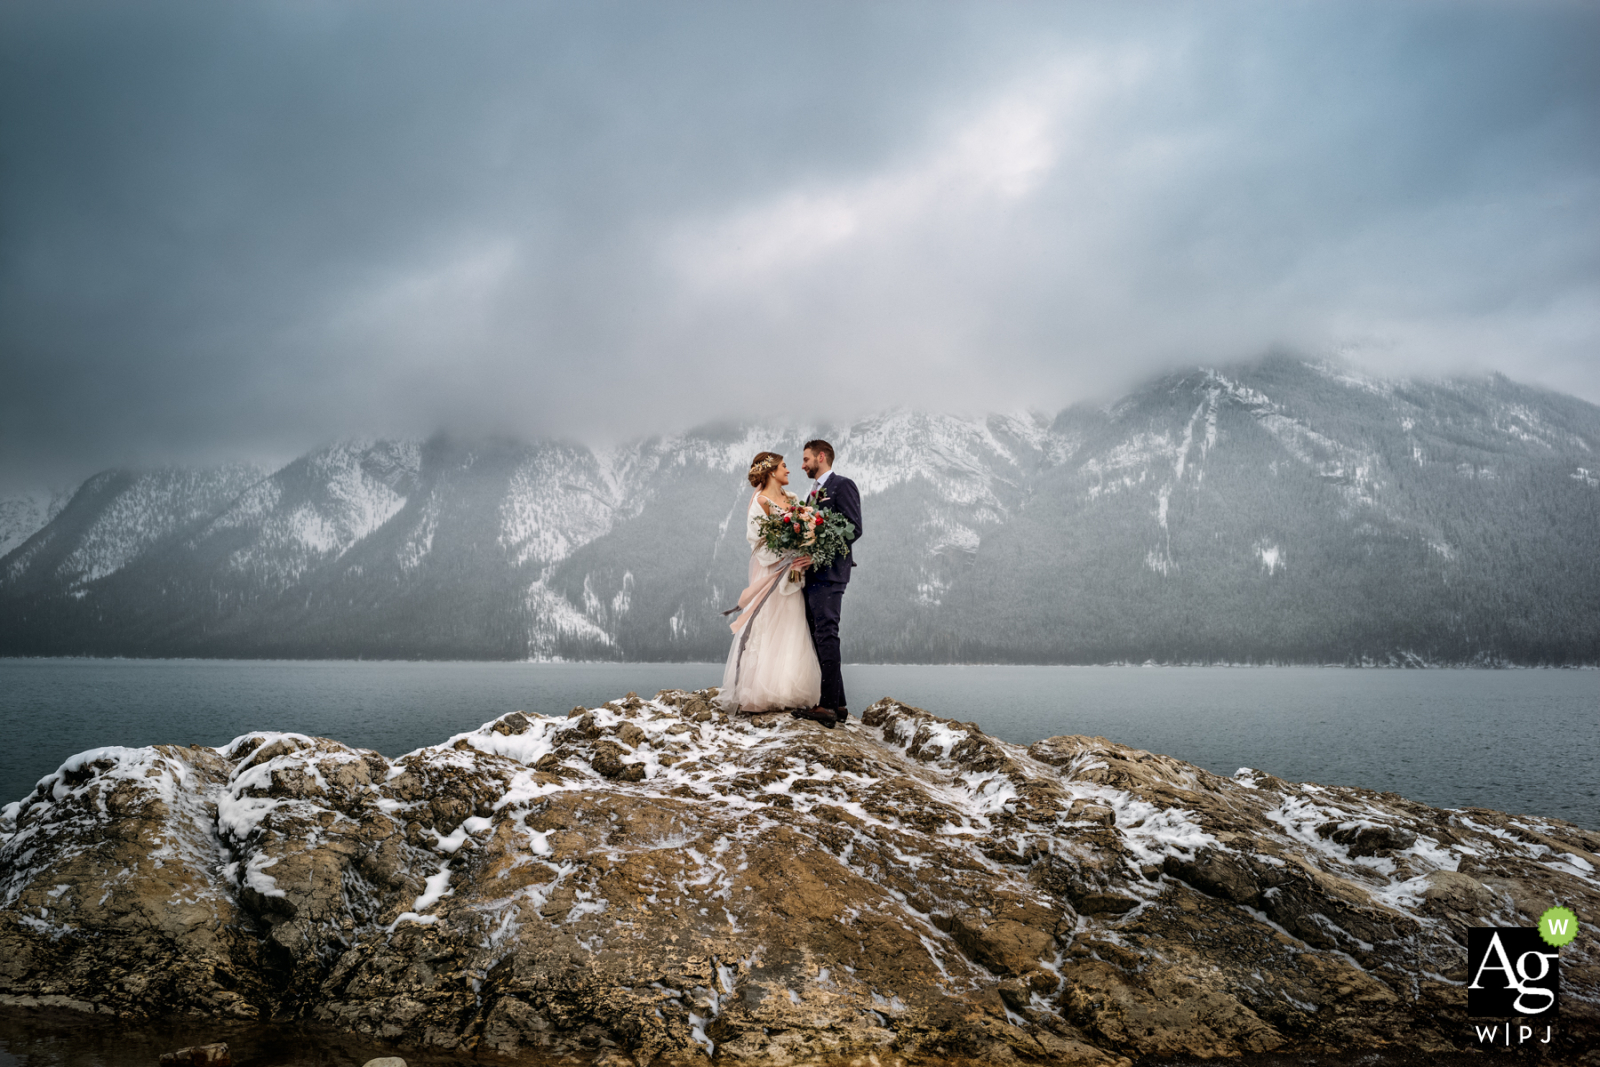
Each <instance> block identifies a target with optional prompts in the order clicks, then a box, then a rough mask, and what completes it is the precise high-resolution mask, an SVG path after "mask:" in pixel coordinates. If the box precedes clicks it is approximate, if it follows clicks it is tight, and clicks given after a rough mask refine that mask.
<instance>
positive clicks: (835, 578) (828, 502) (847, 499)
mask: <svg viewBox="0 0 1600 1067" xmlns="http://www.w3.org/2000/svg"><path fill="white" fill-rule="evenodd" d="M813 492H815V490H813ZM807 499H810V498H809V497H808V498H807ZM813 503H817V502H816V501H813ZM817 506H818V507H819V508H820V509H821V510H823V511H837V512H838V513H839V514H841V515H843V516H844V517H845V518H846V519H848V520H850V523H851V525H853V526H854V527H855V528H856V535H855V536H854V537H852V538H851V539H850V541H851V546H850V547H851V549H852V551H849V552H846V553H845V554H844V555H842V556H840V557H839V558H838V559H836V560H834V561H833V562H832V563H830V564H828V565H827V566H826V567H824V568H822V569H821V570H816V571H812V572H811V581H812V582H813V583H821V582H832V583H833V584H835V585H844V584H845V583H846V582H848V581H849V580H850V568H852V567H854V566H855V565H856V561H855V552H854V551H853V549H854V548H855V542H856V541H859V540H861V533H862V528H861V491H860V490H858V489H857V488H856V483H855V482H852V481H851V480H850V479H849V478H846V477H845V476H844V475H842V474H840V473H839V472H838V471H834V472H832V473H831V474H829V475H828V480H827V481H826V482H824V483H822V500H821V502H820V503H817Z"/></svg>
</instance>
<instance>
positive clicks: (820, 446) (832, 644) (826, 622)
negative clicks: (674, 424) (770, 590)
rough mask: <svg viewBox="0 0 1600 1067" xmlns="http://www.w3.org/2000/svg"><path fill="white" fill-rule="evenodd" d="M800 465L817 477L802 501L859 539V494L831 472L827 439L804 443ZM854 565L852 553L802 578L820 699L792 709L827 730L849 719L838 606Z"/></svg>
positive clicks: (830, 447) (845, 479)
mask: <svg viewBox="0 0 1600 1067" xmlns="http://www.w3.org/2000/svg"><path fill="white" fill-rule="evenodd" d="M800 469H801V470H803V471H805V472H806V474H807V475H809V476H810V477H812V478H814V479H816V484H815V485H813V486H812V487H811V495H810V496H808V497H807V498H806V503H808V504H810V505H812V506H813V507H816V508H818V509H819V510H822V511H836V512H838V513H839V514H840V515H843V516H844V517H845V518H846V519H848V520H849V521H850V523H851V524H852V525H853V526H855V528H856V532H855V535H854V536H853V537H851V538H850V540H851V542H852V546H851V547H852V549H853V548H854V544H853V542H855V541H857V540H859V539H860V538H861V493H860V492H859V491H857V489H856V483H855V482H852V481H851V480H850V479H849V478H846V477H845V476H844V475H842V474H835V473H834V470H833V446H832V445H830V444H829V443H828V442H826V441H807V442H806V447H805V451H804V452H802V453H801V455H800ZM855 565H856V561H855V558H854V552H853V551H847V552H845V554H844V555H842V556H840V557H839V558H838V559H836V560H834V561H833V562H832V563H830V564H828V566H826V567H823V568H821V569H820V570H816V571H813V572H812V573H811V576H810V578H809V579H808V580H807V581H806V590H805V595H806V622H808V623H809V624H810V625H811V641H812V643H813V644H815V645H816V646H817V662H818V663H819V664H821V666H822V700H821V702H820V703H819V704H818V705H817V706H816V707H814V708H807V709H805V710H802V711H796V712H794V713H793V714H794V715H795V717H796V718H801V719H810V720H811V721H813V722H819V723H821V724H822V725H824V726H826V727H827V728H828V729H830V730H831V729H833V727H834V725H835V724H836V723H841V722H844V721H845V720H846V719H848V718H849V717H850V711H849V709H848V708H846V707H845V699H844V677H843V676H842V675H841V674H840V673H839V607H840V605H841V603H842V602H843V601H844V590H845V586H847V585H848V584H849V583H850V569H851V568H852V567H854V566H855Z"/></svg>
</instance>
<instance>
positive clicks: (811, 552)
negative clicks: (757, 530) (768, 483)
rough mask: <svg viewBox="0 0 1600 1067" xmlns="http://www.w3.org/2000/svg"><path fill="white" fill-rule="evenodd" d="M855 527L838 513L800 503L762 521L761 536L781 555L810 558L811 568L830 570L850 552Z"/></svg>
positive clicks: (774, 513) (769, 546) (793, 503)
mask: <svg viewBox="0 0 1600 1067" xmlns="http://www.w3.org/2000/svg"><path fill="white" fill-rule="evenodd" d="M855 532H856V528H855V524H854V523H852V522H851V521H850V520H849V519H847V518H845V517H844V516H843V515H840V514H839V513H838V512H836V511H823V510H821V509H818V508H814V507H810V506H808V505H806V504H802V503H800V502H798V501H795V502H792V503H791V504H790V505H789V506H788V507H786V508H782V509H780V510H778V511H775V512H773V513H772V514H770V515H768V516H766V517H765V518H763V519H762V520H761V536H762V538H764V539H765V540H766V543H767V547H768V548H769V549H771V550H772V551H774V552H776V553H778V554H779V555H792V556H810V557H811V567H812V569H813V570H816V569H818V568H821V567H826V566H827V565H828V564H830V563H832V562H833V561H834V560H836V559H838V558H839V557H840V556H842V555H844V554H845V553H846V552H848V551H850V538H851V537H853V536H854V535H855Z"/></svg>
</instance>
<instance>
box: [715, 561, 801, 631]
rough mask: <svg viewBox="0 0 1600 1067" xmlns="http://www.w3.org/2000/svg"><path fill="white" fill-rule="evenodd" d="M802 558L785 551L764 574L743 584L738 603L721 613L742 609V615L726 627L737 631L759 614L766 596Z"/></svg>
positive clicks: (730, 612)
mask: <svg viewBox="0 0 1600 1067" xmlns="http://www.w3.org/2000/svg"><path fill="white" fill-rule="evenodd" d="M802 558H803V557H802V556H801V555H800V553H798V552H785V553H784V554H783V555H782V556H779V557H778V561H777V562H776V563H774V564H772V565H771V567H770V569H769V570H768V571H767V573H766V574H765V575H763V576H762V577H761V578H759V579H757V580H756V581H754V582H751V583H750V584H749V585H747V586H745V589H744V592H742V593H740V594H739V603H737V604H735V605H734V606H733V607H731V608H729V609H728V610H727V611H724V612H723V613H722V614H724V615H732V614H733V613H734V612H736V611H740V610H743V611H744V614H743V615H740V616H739V617H738V618H737V619H734V620H733V621H732V622H731V623H729V624H728V629H730V630H732V631H733V632H734V633H738V632H739V629H740V628H741V627H743V626H746V625H747V624H748V623H749V622H750V620H751V619H754V618H755V617H756V616H757V615H758V614H760V613H761V608H762V606H763V605H765V604H766V602H767V598H768V597H770V596H771V595H772V591H773V590H774V589H776V588H778V583H779V582H780V581H782V580H783V576H784V575H786V574H788V573H789V572H790V571H792V570H794V565H795V563H797V562H798V561H799V560H801V559H802ZM749 633H750V631H749V630H745V635H746V636H747V637H748V636H749ZM741 650H742V646H741Z"/></svg>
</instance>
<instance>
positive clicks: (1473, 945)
mask: <svg viewBox="0 0 1600 1067" xmlns="http://www.w3.org/2000/svg"><path fill="white" fill-rule="evenodd" d="M1577 933H1578V922H1577V916H1575V915H1573V914H1572V912H1570V911H1568V910H1567V909H1566V908H1551V909H1550V910H1549V911H1547V912H1545V913H1544V914H1543V915H1542V916H1540V918H1539V925H1538V927H1537V928H1536V929H1533V930H1529V929H1526V928H1523V927H1473V928H1472V929H1470V930H1468V931H1467V974H1468V976H1469V978H1470V981H1469V983H1468V985H1467V1014H1468V1015H1469V1016H1471V1017H1472V1018H1475V1019H1485V1018H1487V1019H1495V1018H1501V1019H1508V1018H1510V1017H1512V1016H1518V1015H1520V1016H1524V1017H1539V1016H1544V1017H1546V1018H1553V1017H1554V1016H1555V1015H1557V1014H1558V1010H1557V1007H1556V1005H1557V1002H1558V1000H1559V998H1560V995H1561V960H1560V952H1559V951H1557V950H1558V949H1559V948H1560V947H1561V946H1562V945H1565V944H1566V943H1567V942H1569V941H1571V940H1572V939H1573V938H1574V937H1576V936H1577ZM1474 1029H1476V1031H1477V1037H1478V1042H1479V1044H1487V1043H1493V1044H1501V1043H1502V1042H1503V1043H1504V1044H1507V1045H1509V1044H1511V1043H1512V1037H1511V1035H1512V1027H1511V1025H1510V1024H1509V1023H1508V1024H1507V1025H1506V1027H1505V1035H1504V1037H1503V1038H1502V1039H1501V1040H1496V1039H1497V1038H1500V1037H1501V1035H1500V1027H1498V1026H1476V1027H1474ZM1516 1030H1517V1043H1518V1044H1521V1043H1522V1042H1524V1041H1526V1040H1527V1039H1528V1038H1530V1037H1532V1036H1533V1033H1534V1028H1533V1027H1532V1026H1526V1025H1524V1026H1519V1027H1517V1028H1516ZM1550 1034H1551V1027H1550V1026H1548V1025H1547V1026H1546V1027H1545V1037H1544V1038H1543V1039H1541V1042H1540V1043H1541V1044H1543V1043H1547V1042H1548V1041H1549V1040H1550Z"/></svg>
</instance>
